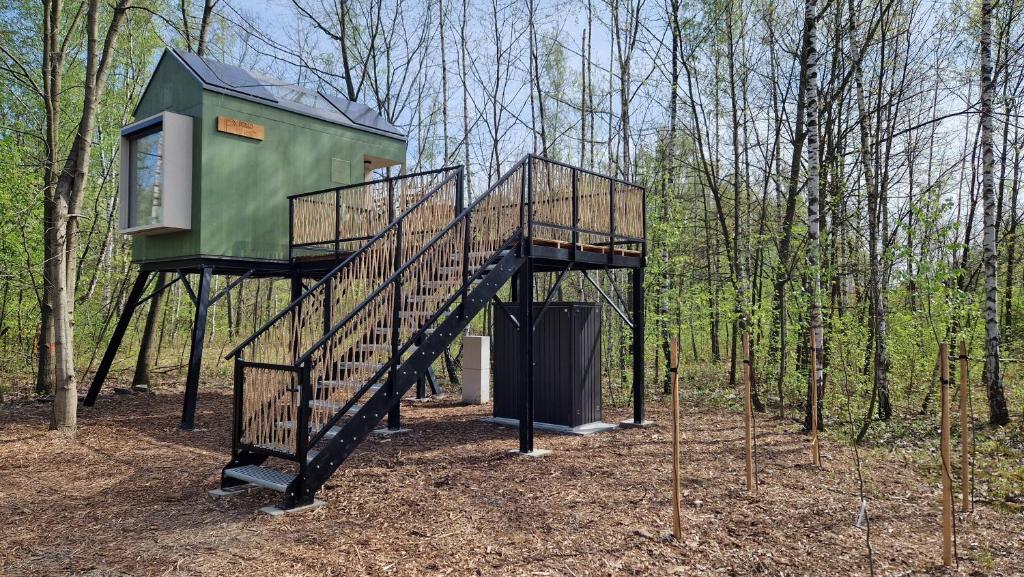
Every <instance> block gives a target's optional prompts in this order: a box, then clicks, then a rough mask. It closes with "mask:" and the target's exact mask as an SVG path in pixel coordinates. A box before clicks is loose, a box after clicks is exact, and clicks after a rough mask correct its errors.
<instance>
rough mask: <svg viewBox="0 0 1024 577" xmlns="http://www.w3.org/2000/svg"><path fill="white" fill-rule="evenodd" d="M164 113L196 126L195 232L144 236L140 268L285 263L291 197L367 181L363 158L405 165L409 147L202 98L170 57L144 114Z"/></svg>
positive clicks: (244, 103) (216, 97)
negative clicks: (220, 125) (255, 129)
mask: <svg viewBox="0 0 1024 577" xmlns="http://www.w3.org/2000/svg"><path fill="white" fill-rule="evenodd" d="M163 110H171V111H174V112H178V113H181V114H187V115H189V116H191V117H193V119H194V123H193V127H194V130H195V133H194V135H193V142H194V150H193V165H192V166H193V186H192V229H191V230H190V231H185V232H174V233H167V234H160V235H153V236H148V237H143V236H136V237H135V238H134V242H133V253H132V256H133V260H134V261H136V262H145V261H159V260H175V259H185V258H194V257H225V258H236V259H253V260H275V261H279V260H285V259H287V257H288V218H289V217H288V199H287V197H288V195H291V194H296V193H301V192H308V191H311V190H318V189H322V188H329V187H333V186H339V185H344V184H350V183H355V182H360V181H362V180H363V157H364V155H369V156H374V157H379V158H387V159H394V160H395V161H396V162H401V163H404V161H405V153H406V144H405V142H402V141H400V140H396V139H394V138H389V137H385V136H379V135H375V134H370V133H366V132H363V131H360V130H355V129H352V128H347V127H344V126H339V125H335V124H331V123H329V122H324V121H321V120H317V119H314V118H308V117H305V116H302V115H299V114H295V113H292V112H289V111H286V110H281V109H278V108H273V107H270V106H266V105H262V104H259V103H256V102H252V101H249V100H245V99H241V98H236V97H233V96H228V95H225V94H221V93H217V92H210V91H204V90H202V88H201V86H200V85H199V83H198V82H197V81H196V80H195V79H194V78H193V77H192V76H191V74H189V73H188V72H187V71H185V70H183V69H182V68H181V67H180V66H179V65H178V64H177V63H176V61H174V60H173V59H172V58H170V57H165V58H164V59H163V60H162V61H161V64H160V65H159V66H158V67H157V70H156V72H155V73H154V76H153V79H152V81H151V83H150V85H149V88H148V89H147V91H146V93H145V94H144V95H143V98H142V100H141V102H140V104H139V107H138V109H137V113H136V117H137V118H140V119H141V118H145V117H147V116H151V115H153V114H156V113H158V112H161V111H163ZM218 116H226V117H230V118H233V119H237V120H244V121H248V122H253V123H256V124H259V125H262V126H263V127H264V139H263V140H262V141H258V140H253V139H249V138H245V137H242V136H236V135H233V134H227V133H223V132H218V131H217V117H218ZM339 159H340V160H342V161H347V162H348V166H349V171H348V174H344V171H339V166H340V167H343V166H344V165H345V163H344V162H341V163H339V162H337V160H339Z"/></svg>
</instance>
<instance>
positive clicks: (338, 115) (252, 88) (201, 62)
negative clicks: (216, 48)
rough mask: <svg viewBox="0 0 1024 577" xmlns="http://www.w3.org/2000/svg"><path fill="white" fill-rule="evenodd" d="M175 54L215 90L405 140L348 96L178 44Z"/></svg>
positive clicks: (209, 88)
mask: <svg viewBox="0 0 1024 577" xmlns="http://www.w3.org/2000/svg"><path fill="white" fill-rule="evenodd" d="M168 52H169V53H170V54H171V55H173V57H174V58H175V59H177V60H178V61H179V62H180V63H181V64H182V65H183V66H184V67H185V68H186V69H187V70H188V71H189V72H190V73H191V74H192V76H194V77H195V79H196V80H198V81H199V83H200V84H201V85H202V86H203V89H205V90H210V91H212V92H220V93H222V94H228V95H230V96H234V97H236V98H243V99H246V100H252V101H254V102H259V103H261V104H266V105H268V106H273V107H275V108H280V109H282V110H287V111H289V112H294V113H296V114H301V115H303V116H308V117H310V118H316V119H318V120H323V121H325V122H330V123H333V124H339V125H341V126H348V127H351V128H356V129H358V130H364V131H367V132H373V133H376V134H381V135H384V136H389V137H391V138H397V139H400V140H405V134H403V133H402V131H401V130H399V129H398V128H396V127H395V126H394V125H392V124H391V123H390V122H388V121H387V120H385V119H384V117H382V116H381V115H380V114H378V113H377V111H375V110H373V109H372V108H370V107H368V106H366V105H365V104H360V103H358V102H352V101H351V100H348V99H347V98H343V97H341V96H338V95H335V94H330V93H326V92H320V91H317V90H311V89H309V88H303V87H301V86H297V85H295V84H291V83H288V82H284V81H283V80H277V79H274V78H268V77H266V76H263V75H261V74H258V73H256V72H252V71H250V70H245V69H243V68H239V67H237V66H231V65H229V64H224V63H223V62H220V61H217V60H213V59H212V58H207V57H203V56H198V55H196V54H192V53H190V52H185V51H184V50H178V49H177V48H169V49H168Z"/></svg>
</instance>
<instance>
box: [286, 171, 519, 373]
mask: <svg viewBox="0 0 1024 577" xmlns="http://www.w3.org/2000/svg"><path fill="white" fill-rule="evenodd" d="M524 162H526V158H523V159H522V160H520V161H519V162H517V163H515V164H514V165H513V166H512V168H510V169H509V170H508V171H507V172H505V174H503V175H502V176H501V178H499V179H498V180H496V181H495V182H494V184H492V185H491V186H490V187H489V188H488V190H487V192H485V193H484V194H481V195H480V196H479V198H477V199H476V200H474V201H473V202H472V203H471V204H470V205H469V206H468V207H466V208H465V209H463V210H462V212H460V213H459V215H458V216H456V217H455V218H453V219H452V220H451V222H449V223H448V224H447V225H446V226H445V227H444V228H443V229H441V230H440V231H439V232H438V233H437V234H435V235H434V237H433V238H431V239H430V240H429V241H427V242H425V243H423V246H422V247H421V248H420V249H419V250H418V251H416V253H415V254H414V255H413V256H411V257H409V260H407V261H405V263H403V264H402V265H401V266H400V267H398V268H397V269H395V272H394V273H392V275H391V276H390V277H388V278H387V280H385V281H384V282H383V283H381V284H380V286H378V287H377V288H376V289H374V290H373V292H371V293H370V294H369V295H368V296H367V297H366V298H364V299H363V300H362V301H361V302H360V303H359V304H357V305H356V306H354V307H352V310H351V311H350V312H349V313H348V314H347V315H345V318H344V319H342V320H341V321H339V322H338V323H337V324H335V325H334V326H333V327H331V330H330V331H328V332H326V333H325V334H324V336H323V337H321V338H320V340H318V341H317V342H316V343H314V344H313V346H311V347H309V349H307V350H306V351H305V352H304V353H303V354H301V355H299V356H298V357H296V359H295V364H296V365H298V364H302V363H304V362H306V361H307V360H308V359H309V357H310V355H312V354H313V353H314V352H316V349H318V348H320V347H321V346H323V344H324V343H325V342H327V341H328V340H329V339H330V338H331V337H333V336H334V335H335V334H336V333H337V332H338V331H339V330H341V328H342V327H344V325H345V324H347V323H348V322H349V321H351V320H352V319H353V318H354V317H355V316H356V315H357V314H358V313H359V311H360V310H362V309H363V308H364V307H365V306H366V305H368V304H370V303H371V302H373V300H374V299H375V298H376V297H377V296H379V295H380V293H381V292H383V291H384V289H386V288H387V287H388V286H390V285H391V284H393V283H394V282H395V281H396V280H397V279H398V278H400V277H401V275H402V273H403V272H405V271H406V270H408V269H409V267H410V266H412V265H413V264H415V262H416V261H417V260H419V258H420V257H421V256H423V254H425V253H426V252H427V251H428V250H430V248H431V247H432V246H433V244H434V243H435V242H436V241H437V240H438V239H440V238H442V237H443V236H444V235H445V234H447V233H448V232H449V231H450V230H451V229H452V228H454V227H455V226H456V225H458V224H459V222H460V221H461V220H462V219H463V218H465V216H466V215H467V214H469V213H470V212H472V211H473V209H474V208H476V206H477V205H478V204H480V202H481V201H482V200H484V199H485V198H487V196H489V195H490V194H491V192H493V191H495V190H497V189H498V186H499V185H500V184H502V183H504V182H505V181H506V180H508V179H509V178H510V177H511V176H512V175H514V174H515V172H516V171H517V170H519V168H521V166H522V165H523V163H524ZM445 180H446V181H447V180H448V179H445ZM403 216H404V215H403ZM400 220H401V219H400V218H399V219H396V220H395V222H394V223H392V226H394V225H397V224H398V222H399V221H400ZM519 226H520V229H522V223H520V225H519ZM389 228H390V227H389Z"/></svg>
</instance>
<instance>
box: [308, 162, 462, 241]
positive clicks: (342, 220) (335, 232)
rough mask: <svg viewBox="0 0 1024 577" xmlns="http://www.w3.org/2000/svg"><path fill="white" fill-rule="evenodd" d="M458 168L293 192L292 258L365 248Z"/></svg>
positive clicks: (451, 213) (450, 213)
mask: <svg viewBox="0 0 1024 577" xmlns="http://www.w3.org/2000/svg"><path fill="white" fill-rule="evenodd" d="M456 170H457V168H456V167H446V168H440V169H436V170H428V171H425V172H416V173H411V174H403V175H399V176H394V177H390V178H384V179H379V180H372V181H369V182H360V183H356V184H350V185H347V186H339V187H336V188H329V189H324V190H317V191H313V192H305V193H302V194H293V195H291V196H289V197H288V214H289V219H288V222H289V226H288V251H289V252H288V255H289V258H295V257H305V256H325V255H334V256H338V255H341V254H345V253H349V252H352V251H355V250H357V249H359V247H361V246H362V245H363V244H364V243H365V242H366V241H368V240H370V239H372V238H373V237H374V236H375V235H376V234H377V233H378V232H379V231H380V230H381V229H383V228H384V227H386V226H387V225H388V223H390V222H391V221H393V220H395V217H396V215H400V214H402V213H403V212H405V211H406V210H407V209H408V208H410V207H411V206H413V205H414V204H416V203H417V202H419V201H420V200H422V199H423V197H424V196H425V195H426V194H427V193H429V191H431V190H433V188H434V187H435V186H436V185H437V183H439V182H441V181H442V180H444V179H445V178H447V177H448V176H450V175H451V174H452V173H453V172H454V171H456ZM453 214H454V212H449V216H451V215H453Z"/></svg>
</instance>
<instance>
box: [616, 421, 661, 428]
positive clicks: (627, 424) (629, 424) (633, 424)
mask: <svg viewBox="0 0 1024 577" xmlns="http://www.w3.org/2000/svg"><path fill="white" fill-rule="evenodd" d="M653 424H654V421H648V420H644V421H643V422H640V423H637V422H636V421H634V420H633V419H626V420H625V421H620V422H619V426H620V427H622V428H623V429H643V428H646V427H650V426H651V425H653Z"/></svg>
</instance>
